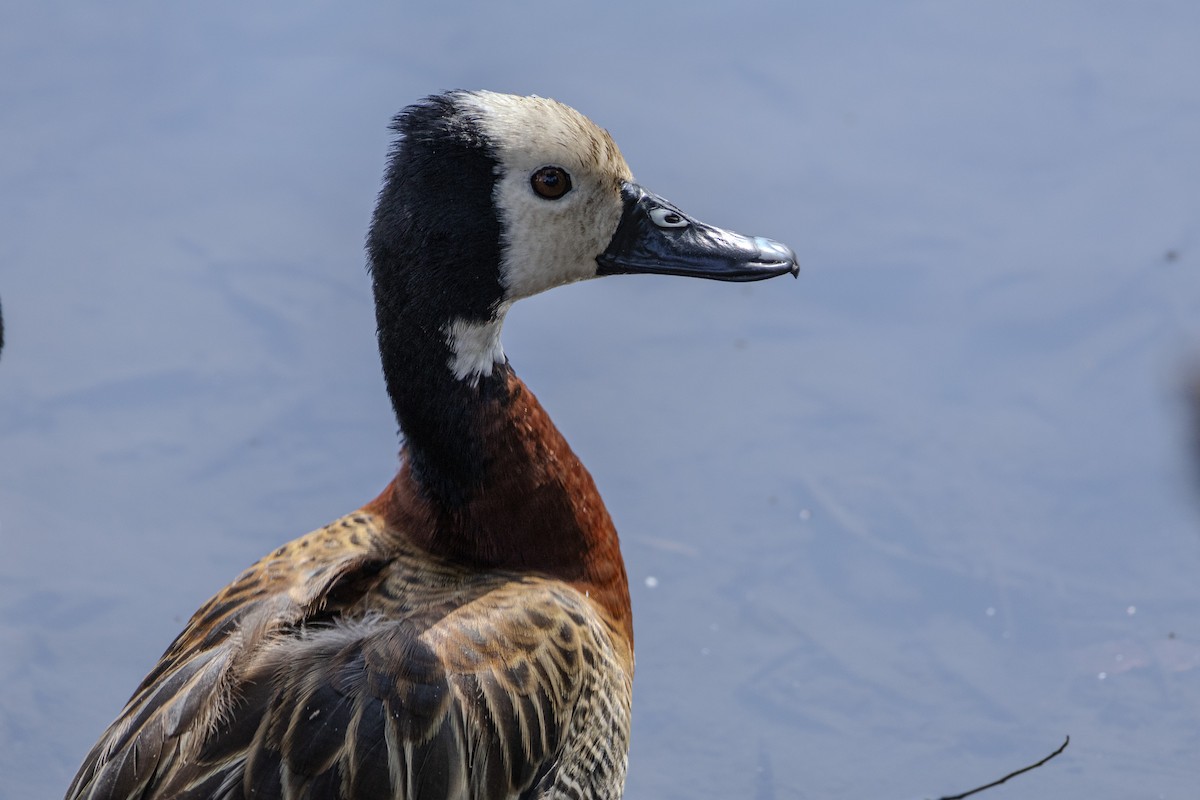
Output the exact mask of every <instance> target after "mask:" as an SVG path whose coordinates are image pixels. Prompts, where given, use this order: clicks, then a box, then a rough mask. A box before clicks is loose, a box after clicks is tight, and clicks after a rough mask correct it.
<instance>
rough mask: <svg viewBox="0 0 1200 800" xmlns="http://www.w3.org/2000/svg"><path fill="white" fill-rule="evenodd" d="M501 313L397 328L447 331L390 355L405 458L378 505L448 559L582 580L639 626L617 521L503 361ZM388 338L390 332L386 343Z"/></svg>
mask: <svg viewBox="0 0 1200 800" xmlns="http://www.w3.org/2000/svg"><path fill="white" fill-rule="evenodd" d="M501 321H502V315H501V316H499V317H497V318H496V319H495V320H494V325H492V326H491V328H490V329H488V330H485V329H484V328H485V327H486V326H482V325H465V324H462V325H458V326H457V327H456V326H455V324H453V323H452V324H450V325H447V324H445V323H443V324H442V325H440V326H439V325H428V326H413V327H412V329H410V330H408V331H407V332H401V331H396V332H395V335H397V336H404V337H405V339H404V341H406V342H407V343H408V344H410V345H412V344H414V343H416V342H417V341H418V340H419V338H418V337H419V336H420V332H421V331H425V332H432V331H438V330H440V331H442V332H443V335H441V336H434V337H432V338H434V339H437V341H425V342H424V344H423V346H422V347H420V348H419V350H420V352H419V353H417V352H414V348H412V347H408V348H405V349H406V351H407V353H406V355H405V356H404V357H403V358H398V359H394V360H391V361H390V362H389V360H388V359H387V358H386V356H385V370H384V371H385V375H386V377H387V382H388V389H389V392H390V393H391V396H392V401H393V405H394V406H395V409H396V416H397V419H398V420H399V422H400V428H401V431H402V432H403V434H404V446H403V450H402V456H403V465H402V468H401V470H400V473H399V474H398V475H397V476H396V478H395V480H394V481H393V482H392V484H391V485H390V486H389V487H388V489H387V490H385V492H384V493H383V495H381V497H380V498H379V500H377V501H376V503H377V504H378V508H377V509H376V510H377V511H379V512H381V513H383V515H384V516H385V517H386V518H388V519H389V522H390V523H391V527H392V528H394V529H395V530H398V531H401V532H403V534H404V535H405V536H406V538H408V539H409V540H410V541H412V542H413V543H414V544H416V545H418V546H419V547H421V548H422V549H424V550H426V551H427V552H429V553H431V554H433V555H435V556H438V557H440V558H445V559H447V560H451V561H454V562H458V563H465V564H469V565H471V566H473V567H485V568H493V569H511V570H514V571H519V572H533V573H540V574H544V575H547V576H550V577H554V578H558V579H561V580H563V581H566V582H568V583H572V584H575V585H577V586H578V587H579V588H581V589H582V590H583V591H584V592H585V593H587V594H588V595H589V596H590V597H592V598H593V599H594V600H595V601H596V602H597V604H599V605H600V606H601V607H603V608H605V609H606V610H607V611H608V613H609V616H610V617H611V618H612V621H613V623H614V624H615V625H617V626H618V627H619V628H622V629H623V630H624V632H625V634H626V635H627V636H629V637H632V627H631V625H632V623H631V619H632V616H631V614H630V609H629V587H628V583H627V580H626V575H625V566H624V562H623V561H622V559H621V552H620V546H619V542H618V539H617V533H616V530H615V528H614V526H613V523H612V520H611V518H610V517H609V515H608V511H607V509H605V507H604V502H603V500H602V499H601V497H600V493H599V492H598V491H597V489H596V486H595V483H594V482H593V480H592V477H591V475H590V474H588V471H587V469H586V468H585V467H584V466H583V464H582V463H581V462H580V461H579V459H578V457H576V455H575V453H574V452H573V451H572V450H571V448H570V446H569V445H568V444H567V442H566V440H565V439H564V438H563V436H562V434H561V433H560V432H559V430H558V428H557V427H555V425H554V423H553V422H552V421H551V419H550V416H549V415H548V414H547V413H546V411H545V410H544V409H543V408H542V406H541V404H540V403H539V402H538V400H537V398H536V397H535V396H534V395H533V393H532V392H531V391H529V389H528V388H527V387H526V386H525V384H524V383H523V382H522V381H521V380H520V379H519V378H518V377H517V376H516V375H515V374H514V373H513V371H512V369H511V367H509V365H508V362H507V361H506V360H504V357H503V353H502V352H501V351H500V349H499V340H498V336H499V327H500V324H501ZM446 331H449V334H448V335H447V334H446V333H445V332H446ZM490 337H495V342H494V344H493V341H492V338H490ZM387 338H390V337H387ZM384 341H385V336H384V334H383V332H382V331H381V335H380V342H381V348H382V349H384V352H385V353H386V352H387V348H386V347H384V346H383V345H384ZM489 359H490V363H487V362H489ZM470 365H476V366H478V367H479V369H477V370H474V371H472V370H470V369H468V367H470ZM630 640H632V639H631V638H630Z"/></svg>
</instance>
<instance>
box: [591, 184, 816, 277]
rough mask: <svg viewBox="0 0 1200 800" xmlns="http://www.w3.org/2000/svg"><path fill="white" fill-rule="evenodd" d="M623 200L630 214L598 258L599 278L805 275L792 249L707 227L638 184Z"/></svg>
mask: <svg viewBox="0 0 1200 800" xmlns="http://www.w3.org/2000/svg"><path fill="white" fill-rule="evenodd" d="M621 196H622V197H623V198H624V200H625V212H624V213H623V214H622V215H621V222H620V223H619V224H618V225H617V232H616V233H614V234H613V238H612V241H611V242H609V243H608V247H607V248H606V249H605V250H604V252H603V253H601V254H600V255H599V256H597V257H596V261H597V262H598V263H599V264H600V268H599V269H598V270H597V274H599V275H623V274H628V273H635V272H650V273H654V274H658V275H690V276H692V277H695V278H712V279H714V280H718V281H760V280H763V279H764V278H773V277H775V276H776V275H783V274H785V273H788V272H790V273H792V275H796V276H798V275H799V274H800V266H799V265H798V264H797V263H796V254H795V253H794V252H792V248H790V247H788V246H787V245H784V244H780V243H779V242H776V241H773V240H771V239H765V238H763V237H762V236H743V235H742V234H740V233H734V232H733V231H727V230H722V229H721V228H714V227H713V226H711V225H705V224H704V223H703V222H700V221H698V220H694V219H692V218H691V217H689V216H688V215H687V214H684V213H683V212H682V211H680V210H679V209H678V208H676V207H675V206H673V205H672V204H671V203H669V202H668V201H667V200H665V199H663V198H662V197H659V196H658V195H656V194H653V193H651V192H648V191H646V190H645V189H643V188H642V187H641V186H638V185H637V184H636V183H626V184H625V185H624V186H623V187H622V188H621Z"/></svg>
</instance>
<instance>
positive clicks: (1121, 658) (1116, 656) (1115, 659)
mask: <svg viewBox="0 0 1200 800" xmlns="http://www.w3.org/2000/svg"><path fill="white" fill-rule="evenodd" d="M1113 660H1114V661H1124V660H1125V656H1124V655H1123V654H1121V653H1117V654H1116V655H1115V656H1114V657H1113Z"/></svg>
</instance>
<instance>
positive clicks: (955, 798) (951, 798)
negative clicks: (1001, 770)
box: [938, 736, 1071, 800]
mask: <svg viewBox="0 0 1200 800" xmlns="http://www.w3.org/2000/svg"><path fill="white" fill-rule="evenodd" d="M1070 743H1071V737H1070V736H1068V737H1067V738H1066V739H1065V740H1063V743H1062V744H1061V745H1060V746H1059V748H1058V749H1057V750H1055V751H1054V752H1053V753H1051V754H1050V755H1048V756H1046V757H1045V758H1043V759H1042V760H1041V761H1039V762H1037V763H1036V764H1030V765H1029V766H1028V767H1021V768H1020V769H1019V770H1017V771H1016V772H1010V773H1008V774H1007V775H1005V776H1004V777H1003V778H1001V779H1000V780H998V781H992V782H991V783H989V784H987V785H986V786H979V787H976V788H974V789H972V790H971V791H969V792H963V793H962V794H951V795H946V796H945V797H939V798H938V800H963V798H964V797H970V796H971V795H973V794H977V793H978V792H982V791H983V790H984V789H991V788H992V787H993V786H999V785H1000V784H1002V783H1004V782H1005V781H1006V780H1008V779H1009V778H1015V777H1017V776H1018V775H1020V774H1022V773H1025V772H1029V770H1031V769H1037V768H1038V767H1040V766H1041V765H1042V764H1045V763H1046V762H1047V761H1049V760H1050V759H1052V758H1054V757H1055V756H1056V755H1058V754H1059V753H1061V752H1062V751H1063V750H1066V749H1067V745H1069V744H1070Z"/></svg>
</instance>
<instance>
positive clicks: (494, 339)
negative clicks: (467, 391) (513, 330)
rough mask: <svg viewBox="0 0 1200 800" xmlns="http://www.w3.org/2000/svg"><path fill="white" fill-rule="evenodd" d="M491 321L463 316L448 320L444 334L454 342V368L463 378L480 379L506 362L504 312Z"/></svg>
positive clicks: (447, 340)
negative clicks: (501, 342)
mask: <svg viewBox="0 0 1200 800" xmlns="http://www.w3.org/2000/svg"><path fill="white" fill-rule="evenodd" d="M506 310H507V309H501V310H500V312H499V313H498V314H497V316H496V317H494V318H493V319H491V320H489V321H487V322H472V321H470V320H465V319H462V318H459V319H456V320H453V321H451V322H448V323H446V325H445V326H444V327H443V328H442V333H443V334H444V335H445V337H446V343H447V344H449V345H450V365H449V366H450V371H451V372H453V373H454V377H456V378H458V379H459V380H460V381H470V382H472V383H475V382H477V381H478V380H479V379H480V378H481V377H484V376H487V375H491V374H492V370H493V369H494V368H495V366H496V365H497V364H502V363H504V348H503V347H501V346H500V327H501V325H503V324H504V311H506Z"/></svg>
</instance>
